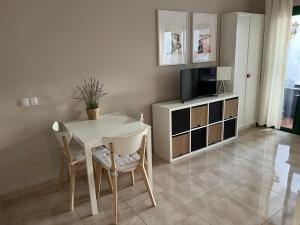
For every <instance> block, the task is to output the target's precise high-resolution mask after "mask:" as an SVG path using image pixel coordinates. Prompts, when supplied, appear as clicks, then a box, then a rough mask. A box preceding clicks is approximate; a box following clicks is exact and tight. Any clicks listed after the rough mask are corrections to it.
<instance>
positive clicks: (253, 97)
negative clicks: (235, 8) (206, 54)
mask: <svg viewBox="0 0 300 225" xmlns="http://www.w3.org/2000/svg"><path fill="white" fill-rule="evenodd" d="M221 22H222V23H221V45H220V65H221V66H231V67H232V78H231V81H226V82H225V84H226V91H233V92H234V93H236V94H239V96H240V98H239V99H240V102H239V122H238V127H239V128H241V129H243V128H246V127H249V126H251V125H253V124H255V123H256V117H257V107H258V97H259V85H260V75H261V62H262V50H263V34H264V15H261V14H251V13H241V12H233V13H226V14H223V15H222V19H221Z"/></svg>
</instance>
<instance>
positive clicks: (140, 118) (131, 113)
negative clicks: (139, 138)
mask: <svg viewBox="0 0 300 225" xmlns="http://www.w3.org/2000/svg"><path fill="white" fill-rule="evenodd" d="M126 111H127V112H126V114H127V115H128V116H129V117H131V118H133V119H135V120H138V121H142V122H144V114H143V113H142V112H140V111H136V110H133V109H130V108H127V109H126Z"/></svg>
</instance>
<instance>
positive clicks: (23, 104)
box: [20, 98, 31, 108]
mask: <svg viewBox="0 0 300 225" xmlns="http://www.w3.org/2000/svg"><path fill="white" fill-rule="evenodd" d="M30 105H31V104H30V100H29V98H20V107H21V108H23V107H29V106H30Z"/></svg>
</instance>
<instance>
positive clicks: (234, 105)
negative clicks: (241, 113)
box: [224, 98, 238, 120]
mask: <svg viewBox="0 0 300 225" xmlns="http://www.w3.org/2000/svg"><path fill="white" fill-rule="evenodd" d="M237 114H238V98H232V99H228V100H226V101H225V112H224V120H227V119H230V118H234V117H237Z"/></svg>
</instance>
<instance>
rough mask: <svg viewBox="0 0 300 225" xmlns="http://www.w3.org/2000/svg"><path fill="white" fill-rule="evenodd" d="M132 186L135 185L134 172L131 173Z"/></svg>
mask: <svg viewBox="0 0 300 225" xmlns="http://www.w3.org/2000/svg"><path fill="white" fill-rule="evenodd" d="M131 184H132V186H133V185H134V170H132V171H131Z"/></svg>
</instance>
